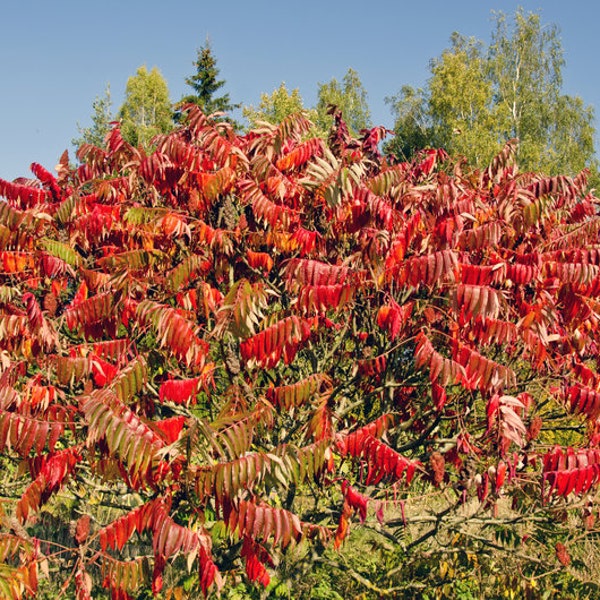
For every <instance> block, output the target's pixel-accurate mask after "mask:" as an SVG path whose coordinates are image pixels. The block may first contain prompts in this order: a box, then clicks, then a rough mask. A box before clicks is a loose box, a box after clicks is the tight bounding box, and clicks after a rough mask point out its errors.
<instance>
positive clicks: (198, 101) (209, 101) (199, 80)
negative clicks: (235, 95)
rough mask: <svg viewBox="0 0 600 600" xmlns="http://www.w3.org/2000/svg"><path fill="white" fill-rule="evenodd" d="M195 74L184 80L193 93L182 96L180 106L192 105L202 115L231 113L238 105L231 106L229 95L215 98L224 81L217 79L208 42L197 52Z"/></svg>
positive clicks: (216, 71) (213, 57)
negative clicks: (199, 110)
mask: <svg viewBox="0 0 600 600" xmlns="http://www.w3.org/2000/svg"><path fill="white" fill-rule="evenodd" d="M193 65H194V67H195V68H196V72H195V73H194V74H193V75H190V76H189V77H186V78H185V83H186V84H187V85H188V86H189V87H191V88H192V90H193V93H192V94H189V95H187V96H184V97H183V98H182V99H181V101H180V104H187V103H192V104H195V105H196V106H198V107H199V108H200V109H201V110H202V111H203V112H204V113H206V114H207V115H210V114H212V113H215V112H225V113H228V112H231V111H232V110H235V109H236V108H239V107H240V106H241V105H240V104H232V102H231V99H230V97H229V94H227V93H226V94H222V95H221V96H217V92H219V90H220V89H221V88H222V87H223V86H224V85H225V80H223V79H218V77H219V69H218V68H217V60H216V58H215V56H214V54H213V51H212V48H211V46H210V43H209V41H208V40H207V41H206V44H205V45H204V46H202V47H201V48H200V49H199V50H198V56H197V58H196V61H195V62H194V63H193Z"/></svg>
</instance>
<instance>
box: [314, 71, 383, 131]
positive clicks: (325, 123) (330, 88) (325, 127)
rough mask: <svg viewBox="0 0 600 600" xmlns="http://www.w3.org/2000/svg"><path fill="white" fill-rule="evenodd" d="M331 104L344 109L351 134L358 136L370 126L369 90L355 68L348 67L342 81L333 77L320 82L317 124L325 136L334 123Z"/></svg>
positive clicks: (344, 117) (343, 114)
mask: <svg viewBox="0 0 600 600" xmlns="http://www.w3.org/2000/svg"><path fill="white" fill-rule="evenodd" d="M331 104H334V105H335V106H337V107H338V108H339V109H340V110H341V111H342V117H343V119H344V121H345V122H346V125H347V126H348V130H349V131H350V134H351V135H354V136H356V135H358V133H359V132H360V131H361V129H366V128H368V127H370V125H371V111H370V109H369V105H368V102H367V91H366V89H365V87H364V86H363V84H362V82H361V80H360V77H359V76H358V73H357V72H356V71H355V70H354V69H351V68H350V69H348V71H347V72H346V74H345V75H344V77H343V79H342V81H341V83H340V82H339V81H338V80H337V79H335V78H333V79H332V80H331V81H329V82H328V83H320V84H319V88H318V94H317V106H316V122H315V124H316V126H317V129H318V130H319V131H320V132H322V135H323V136H326V135H327V133H328V132H329V129H330V127H331V125H332V123H333V118H332V116H331V115H329V114H328V113H327V110H328V107H329V106H330V105H331Z"/></svg>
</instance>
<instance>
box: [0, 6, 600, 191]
mask: <svg viewBox="0 0 600 600" xmlns="http://www.w3.org/2000/svg"><path fill="white" fill-rule="evenodd" d="M518 6H522V7H523V8H524V9H525V10H526V11H532V12H538V13H540V14H541V16H542V21H543V22H544V23H555V24H557V25H558V26H559V27H560V30H561V40H562V45H563V49H564V53H565V59H566V66H565V68H564V71H563V77H564V88H563V89H564V92H565V93H569V94H573V95H579V96H581V97H582V98H583V100H584V101H585V102H586V104H590V105H592V106H594V107H595V109H596V112H598V111H599V110H600V77H599V75H600V73H599V71H600V66H599V65H600V61H599V58H600V52H599V50H598V42H597V40H598V33H599V32H598V28H599V26H600V2H598V1H597V0H569V1H566V0H536V1H533V2H532V1H528V0H522V1H521V2H512V1H501V0H496V1H495V2H493V1H487V0H428V1H414V0H413V1H410V2H408V1H406V0H367V1H365V0H360V1H358V0H319V1H315V0H297V1H296V2H286V1H285V0H279V1H269V2H267V1H266V0H253V1H250V0H229V1H227V0H225V1H223V0H212V1H210V2H208V1H205V0H195V1H193V0H178V1H174V2H169V3H168V2H166V1H165V0H163V1H162V2H158V1H156V0H144V1H141V0H118V1H116V0H101V1H99V2H98V1H96V2H89V1H87V0H78V1H73V0H55V1H54V2H52V1H50V0H37V1H32V0H5V1H4V2H3V6H2V10H1V15H2V25H3V26H2V33H1V34H0V177H1V178H3V179H9V180H10V179H13V178H14V177H17V176H30V171H29V165H30V163H31V162H34V161H35V162H39V163H41V164H43V165H44V166H45V167H46V168H49V169H53V168H54V165H55V164H56V162H57V160H58V158H59V156H60V154H61V153H62V152H63V150H65V149H69V152H70V153H71V155H72V153H73V149H72V146H71V139H72V138H73V137H75V136H76V135H77V134H78V130H77V124H78V123H79V124H80V125H82V126H86V125H89V124H90V117H91V113H92V108H91V107H92V102H93V100H94V98H95V97H96V96H99V95H102V94H103V91H104V89H105V86H106V84H107V83H110V86H111V91H112V96H113V108H114V109H115V110H116V109H117V108H118V107H119V105H120V104H121V102H122V100H123V91H124V89H125V84H126V81H127V78H128V77H129V76H130V75H133V74H134V73H135V71H136V69H137V68H138V67H139V66H141V65H144V64H145V65H147V67H148V68H151V67H153V66H157V67H158V68H159V69H160V70H161V72H162V74H163V75H164V77H165V78H166V80H167V82H168V84H169V89H170V92H171V99H172V100H173V101H176V100H179V99H180V98H181V96H182V95H184V94H185V93H188V91H189V88H187V86H186V85H185V83H184V78H185V77H186V76H188V75H191V74H192V73H193V72H194V68H193V66H192V62H193V61H194V60H195V58H196V52H197V49H198V48H199V47H200V46H202V45H203V44H204V42H205V40H206V38H207V36H208V37H209V39H210V41H211V45H212V49H213V52H214V54H215V56H216V58H217V66H218V67H219V69H220V76H221V78H223V79H225V80H226V82H227V85H226V87H225V88H224V89H223V91H227V92H229V94H230V96H231V99H232V101H233V102H241V103H243V104H254V105H256V104H258V102H259V100H260V94H261V93H262V92H269V93H270V92H271V91H273V90H274V89H275V88H277V87H278V86H279V85H280V83H281V82H282V81H285V82H286V85H287V87H288V89H290V90H291V89H294V88H299V90H300V93H301V95H302V97H303V99H304V104H305V106H311V105H313V104H314V103H315V101H316V91H317V85H318V83H324V82H327V81H329V80H330V79H331V78H332V77H336V78H337V79H341V78H342V77H343V76H344V74H345V73H346V71H347V70H348V68H349V67H352V68H353V69H355V70H356V71H358V73H359V76H360V78H361V80H362V82H363V84H364V86H365V88H366V90H367V92H368V99H369V105H370V108H371V114H372V119H373V123H374V124H375V125H385V126H387V127H391V126H392V125H393V121H392V116H391V113H390V111H389V108H388V106H387V105H386V104H385V102H384V99H385V97H386V96H391V95H393V94H395V93H397V92H398V91H399V89H400V88H401V86H402V85H404V84H410V85H413V86H420V85H423V83H425V81H426V79H427V77H428V63H429V61H430V59H431V58H433V57H435V56H438V55H439V54H440V53H441V51H442V50H443V49H444V48H446V47H447V46H448V44H449V38H450V34H451V33H452V32H453V31H459V32H460V33H462V34H464V35H466V36H471V35H472V36H475V37H478V38H480V39H482V40H484V41H486V42H487V41H489V37H490V32H491V29H492V21H491V12H492V11H493V10H502V11H503V12H505V13H507V14H512V13H514V11H515V10H516V8H517V7H518ZM596 126H597V128H598V123H597V125H596Z"/></svg>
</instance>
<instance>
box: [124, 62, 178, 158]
mask: <svg viewBox="0 0 600 600" xmlns="http://www.w3.org/2000/svg"><path fill="white" fill-rule="evenodd" d="M119 118H120V119H121V121H122V125H121V130H122V132H123V137H124V138H125V140H127V141H128V142H129V143H130V144H133V145H142V146H148V144H149V143H150V141H151V140H152V138H154V137H155V136H156V135H158V134H160V133H167V132H168V131H169V130H170V129H172V127H173V108H172V105H171V100H170V98H169V88H168V86H167V82H166V81H165V79H164V77H163V76H162V74H161V72H160V71H159V70H158V68H157V67H152V69H151V70H150V71H148V69H147V68H146V67H145V66H142V67H140V68H139V69H138V70H137V71H136V74H135V75H133V76H131V77H130V78H129V79H128V80H127V86H126V88H125V100H124V102H123V105H122V106H121V108H120V109H119Z"/></svg>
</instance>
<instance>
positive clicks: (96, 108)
mask: <svg viewBox="0 0 600 600" xmlns="http://www.w3.org/2000/svg"><path fill="white" fill-rule="evenodd" d="M92 110H93V114H92V125H91V126H90V127H81V126H80V125H79V124H77V129H78V130H79V134H80V135H79V137H77V138H73V140H72V142H71V143H72V144H73V145H74V146H75V147H76V148H79V146H81V145H82V144H92V145H94V146H102V145H103V144H104V138H105V137H106V134H107V133H108V132H109V131H110V123H111V121H113V120H114V116H113V112H112V98H111V95H110V85H107V86H106V89H105V90H104V96H97V97H96V99H95V100H94V102H93V103H92Z"/></svg>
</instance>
